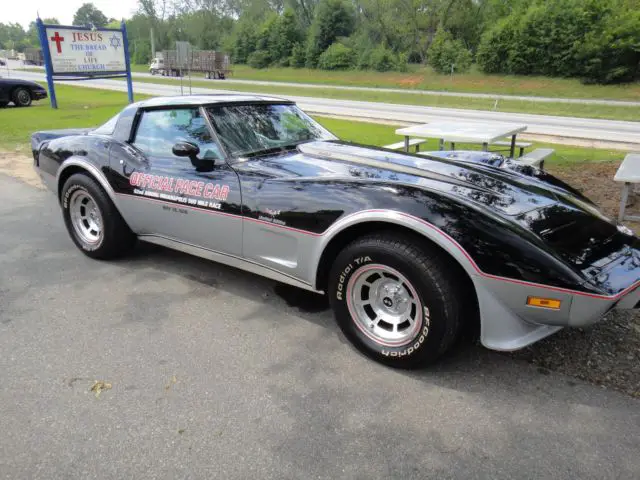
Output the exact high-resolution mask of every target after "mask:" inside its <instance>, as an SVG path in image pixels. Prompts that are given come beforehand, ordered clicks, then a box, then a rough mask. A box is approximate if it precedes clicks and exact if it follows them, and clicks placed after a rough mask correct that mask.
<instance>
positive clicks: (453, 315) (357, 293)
mask: <svg viewBox="0 0 640 480" xmlns="http://www.w3.org/2000/svg"><path fill="white" fill-rule="evenodd" d="M450 267H451V266H450V265H449V264H448V261H447V260H445V259H442V255H441V253H440V252H438V251H436V250H433V251H432V250H431V249H429V248H428V247H424V246H422V245H420V246H418V245H417V244H416V243H415V242H414V241H413V239H411V238H408V237H404V236H401V235H396V234H393V233H385V234H376V235H369V236H365V237H362V238H360V239H358V240H356V241H354V242H353V243H351V244H350V245H348V246H347V247H346V248H345V249H344V250H343V251H342V252H340V254H339V255H338V257H337V258H336V260H335V262H334V265H333V267H332V270H331V273H330V278H329V295H330V302H331V306H332V307H333V310H334V313H335V316H336V320H337V322H338V324H339V326H340V328H341V329H342V331H343V332H344V334H345V336H346V337H347V338H348V339H349V340H350V341H351V342H352V343H353V344H354V345H355V346H356V347H357V348H358V349H359V350H360V351H362V352H363V353H365V354H366V355H368V356H369V357H371V358H373V359H375V360H377V361H379V362H381V363H385V364H387V365H391V366H393V367H400V368H417V367H421V366H425V365H427V364H429V363H432V362H434V361H435V360H436V359H437V358H438V357H439V356H440V355H442V354H443V353H444V352H446V351H447V349H448V348H449V347H450V346H451V344H452V343H453V342H454V340H455V338H456V336H457V334H458V332H459V330H460V325H461V323H462V307H461V306H462V299H461V297H460V294H459V291H460V290H459V286H458V285H459V282H458V278H457V277H456V275H455V274H453V273H452V271H453V269H452V268H450Z"/></svg>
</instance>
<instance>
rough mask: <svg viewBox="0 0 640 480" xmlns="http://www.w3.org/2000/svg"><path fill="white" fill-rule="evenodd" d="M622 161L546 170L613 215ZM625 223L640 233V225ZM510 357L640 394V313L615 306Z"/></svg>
mask: <svg viewBox="0 0 640 480" xmlns="http://www.w3.org/2000/svg"><path fill="white" fill-rule="evenodd" d="M618 165H619V163H618V162H607V163H585V164H580V165H576V166H571V167H550V168H549V169H548V170H549V171H550V173H553V174H554V175H556V176H558V177H559V178H561V179H562V180H564V181H566V182H567V183H568V184H569V185H572V186H573V187H575V188H578V189H579V190H580V191H582V192H583V193H584V194H585V195H586V196H587V197H589V198H590V199H592V200H593V201H594V202H595V203H596V204H598V205H599V206H600V208H601V209H602V211H603V212H604V213H605V214H606V215H609V216H611V217H613V218H615V217H616V216H617V214H618V207H619V202H620V184H619V183H616V182H614V181H613V175H614V174H615V172H616V170H617V169H618ZM639 207H640V204H639V205H638V207H636V209H639V210H640V208H639ZM631 210H633V207H632V208H631ZM625 223H626V224H627V225H628V226H629V227H630V228H632V229H633V230H634V231H636V232H638V231H640V223H633V222H625ZM509 355H512V356H514V357H517V358H521V359H525V360H527V361H529V362H531V363H533V364H535V365H539V366H540V368H541V371H542V372H544V371H545V369H549V370H555V371H558V372H562V373H564V374H567V375H570V376H572V377H576V378H580V379H582V380H586V381H589V382H593V383H595V384H598V385H602V386H603V387H609V388H614V389H616V390H620V391H622V392H625V393H627V394H629V395H632V396H634V397H639V398H640V314H639V313H638V312H637V311H635V310H627V311H616V310H613V311H612V312H611V313H609V314H608V315H607V316H606V317H605V318H604V319H603V320H602V321H601V322H599V323H597V324H596V325H593V326H591V327H589V328H570V329H565V330H562V331H560V332H559V333H557V334H555V335H552V336H551V337H548V338H546V339H544V340H542V341H540V342H538V343H536V344H534V345H532V346H530V347H528V348H525V349H524V350H520V351H518V352H514V353H511V354H509Z"/></svg>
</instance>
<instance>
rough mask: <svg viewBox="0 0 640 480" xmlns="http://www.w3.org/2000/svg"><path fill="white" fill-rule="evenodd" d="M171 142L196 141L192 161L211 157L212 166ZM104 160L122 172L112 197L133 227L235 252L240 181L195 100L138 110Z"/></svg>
mask: <svg viewBox="0 0 640 480" xmlns="http://www.w3.org/2000/svg"><path fill="white" fill-rule="evenodd" d="M178 142H189V143H192V144H195V145H197V146H198V147H199V149H200V153H199V154H198V155H197V158H195V159H194V162H195V163H196V164H197V163H198V160H213V162H214V165H213V169H212V170H211V171H198V170H202V169H201V168H199V169H196V167H195V166H194V164H193V163H192V160H190V159H189V158H185V157H179V156H176V155H174V153H173V147H174V145H176V144H177V143H178ZM110 164H111V166H112V169H114V170H116V172H117V173H118V176H121V178H122V179H127V181H126V182H120V183H121V185H120V187H119V191H118V192H117V193H118V201H119V206H120V208H121V210H122V213H123V215H124V216H125V219H126V220H127V221H128V222H129V225H130V226H131V228H132V229H133V230H134V231H135V232H136V233H137V234H138V235H142V236H145V235H147V236H154V237H161V238H164V239H167V240H171V241H177V242H180V243H182V244H187V245H192V246H197V247H202V248H206V249H208V250H212V251H214V252H218V253H222V254H227V255H234V256H240V255H241V254H242V218H241V216H240V214H241V205H242V200H241V192H240V182H239V180H238V176H237V174H236V173H235V171H234V170H233V169H232V168H231V167H230V166H229V165H228V163H227V162H226V159H225V158H224V154H223V151H222V150H221V149H220V147H219V145H218V143H217V142H216V140H215V139H214V137H213V135H212V132H211V130H210V128H209V126H208V124H207V122H206V119H205V117H204V116H203V112H202V111H201V110H200V109H199V108H190V107H172V108H162V109H150V110H142V111H141V112H139V118H138V119H137V127H135V134H134V136H133V139H132V141H131V142H129V143H128V144H119V145H114V146H113V147H112V149H111V152H110ZM122 183H125V184H124V185H122Z"/></svg>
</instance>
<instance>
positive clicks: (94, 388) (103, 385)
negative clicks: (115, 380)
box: [91, 380, 111, 398]
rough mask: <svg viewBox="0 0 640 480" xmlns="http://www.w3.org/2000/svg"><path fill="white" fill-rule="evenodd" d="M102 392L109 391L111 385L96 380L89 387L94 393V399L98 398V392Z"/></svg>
mask: <svg viewBox="0 0 640 480" xmlns="http://www.w3.org/2000/svg"><path fill="white" fill-rule="evenodd" d="M102 390H111V384H110V383H107V382H103V381H102V380H96V381H95V383H94V384H93V386H92V387H91V391H92V392H95V395H96V398H98V397H99V396H100V392H102Z"/></svg>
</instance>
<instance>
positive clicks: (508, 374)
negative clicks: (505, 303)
mask: <svg viewBox="0 0 640 480" xmlns="http://www.w3.org/2000/svg"><path fill="white" fill-rule="evenodd" d="M0 272H1V275H0V352H1V354H0V431H1V432H2V435H1V436H0V477H2V478H6V479H12V480H13V479H23V478H24V479H36V478H42V479H58V478H59V479H74V478H82V479H88V478H100V479H110V478H113V479H122V478H136V479H142V478H145V479H146V478H207V479H210V478H225V479H229V478H233V479H236V478H237V479H246V478H260V479H264V478H275V479H285V478H291V479H299V478H305V479H310V478H330V479H337V478H349V479H353V478H367V479H370V478H402V479H409V478H421V479H422V478H436V477H437V478H464V479H471V478H493V479H496V478H526V479H530V478H581V479H587V478H593V479H599V480H601V479H636V478H640V458H639V457H638V446H639V445H640V435H639V433H638V432H639V427H640V408H639V405H640V404H639V403H638V401H637V400H635V399H633V398H631V397H628V396H625V395H623V394H620V393H617V392H614V391H610V390H603V389H601V388H599V387H597V386H594V385H591V384H586V383H582V382H580V381H576V380H573V379H570V378H568V377H565V376H562V375H559V374H555V373H548V372H545V373H546V374H543V373H540V371H539V370H538V369H537V368H536V367H534V366H531V365H529V364H527V363H524V362H520V361H517V360H514V359H513V358H510V357H508V356H505V355H500V354H496V353H492V352H489V351H486V350H484V349H481V348H479V347H474V346H470V345H463V346H461V347H459V348H458V349H456V350H455V351H454V352H453V354H452V355H450V356H449V357H448V358H446V359H445V360H444V361H443V362H441V363H440V364H439V365H438V366H436V367H435V368H432V369H430V370H427V371H421V372H413V373H409V372H402V371H395V370H391V369H388V368H385V367H382V366H380V365H377V364H375V363H373V362H371V361H370V360H367V359H365V358H364V357H362V356H361V355H359V354H358V353H357V352H356V351H355V350H354V349H353V348H351V347H350V346H349V345H348V344H347V342H346V340H344V339H343V338H342V336H341V334H340V332H339V331H338V329H337V327H336V326H335V325H334V322H333V318H332V315H331V313H330V312H329V311H328V310H326V308H325V305H324V302H323V301H322V298H319V297H316V296H313V295H311V294H307V293H305V292H303V291H298V290H292V289H288V288H283V287H281V286H278V285H277V284H275V283H274V282H271V281H269V280H266V279H262V278H259V277H255V276H252V275H250V274H246V273H243V272H240V271H237V270H234V269H231V268H227V267H224V266H220V265H217V264H213V263H209V262H206V261H204V260H201V259H198V258H194V257H189V256H187V255H183V254H181V253H177V252H172V251H169V250H165V249H162V248H158V247H153V246H150V245H145V244H141V245H140V246H139V247H138V248H137V249H136V251H135V252H134V254H133V255H132V256H131V257H129V258H127V259H124V260H121V261H117V262H112V263H104V262H97V261H94V260H91V259H89V258H87V257H85V256H83V255H82V254H81V253H80V252H79V251H78V250H77V249H76V248H75V247H74V246H73V244H72V242H71V240H70V239H69V237H68V235H67V233H66V231H65V230H64V227H63V223H62V219H61V217H60V214H59V208H58V206H57V204H56V202H55V200H54V198H53V196H52V195H51V194H50V193H48V192H46V191H43V190H39V189H36V188H33V187H32V186H29V185H26V184H24V183H21V182H20V181H18V180H15V179H13V178H10V177H7V176H4V175H2V174H0ZM95 380H101V381H105V382H108V383H110V384H111V385H112V388H111V389H110V390H105V391H103V392H102V393H101V394H100V395H99V397H98V398H96V396H95V395H94V393H92V392H90V391H89V390H90V388H91V386H92V385H93V383H94V381H95Z"/></svg>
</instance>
